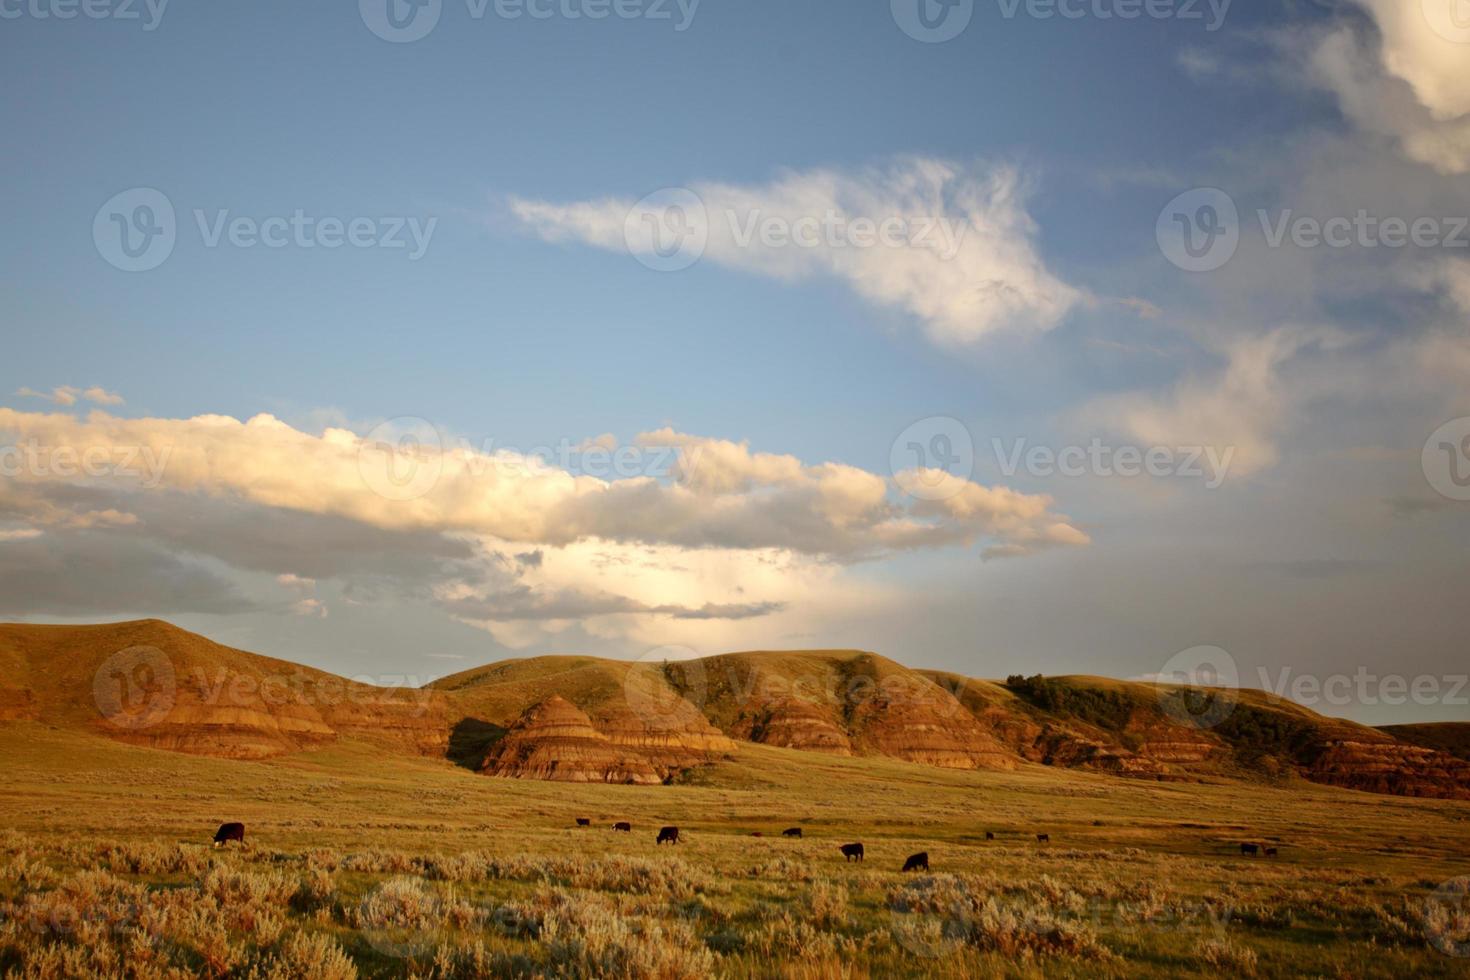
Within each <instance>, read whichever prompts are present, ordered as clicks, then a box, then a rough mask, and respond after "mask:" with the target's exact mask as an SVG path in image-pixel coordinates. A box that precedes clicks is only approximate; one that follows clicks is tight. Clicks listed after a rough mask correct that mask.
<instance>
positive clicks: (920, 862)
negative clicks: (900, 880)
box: [903, 851, 929, 871]
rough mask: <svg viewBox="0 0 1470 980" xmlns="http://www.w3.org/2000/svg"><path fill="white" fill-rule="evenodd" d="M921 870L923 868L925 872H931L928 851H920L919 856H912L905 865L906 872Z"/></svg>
mask: <svg viewBox="0 0 1470 980" xmlns="http://www.w3.org/2000/svg"><path fill="white" fill-rule="evenodd" d="M920 868H923V869H924V870H925V871H928V870H929V852H928V851H920V852H919V853H918V854H910V855H909V859H908V860H907V861H905V862H904V863H903V869H904V870H905V871H918V870H919V869H920Z"/></svg>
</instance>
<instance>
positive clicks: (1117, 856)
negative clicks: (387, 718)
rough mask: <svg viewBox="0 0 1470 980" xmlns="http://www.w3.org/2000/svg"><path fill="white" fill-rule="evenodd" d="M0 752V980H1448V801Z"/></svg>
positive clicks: (2, 733)
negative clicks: (654, 780)
mask: <svg viewBox="0 0 1470 980" xmlns="http://www.w3.org/2000/svg"><path fill="white" fill-rule="evenodd" d="M0 756H3V758H4V760H5V762H4V778H3V780H0V972H3V973H4V974H6V975H15V976H33V977H64V976H135V977H154V976H181V977H182V976H196V975H206V976H213V977H236V976H238V977H263V978H264V977H270V978H286V977H324V978H346V977H352V976H359V977H401V976H417V977H502V976H510V977H516V976H521V977H540V976H557V977H561V976H568V977H626V978H645V977H647V978H678V977H704V976H728V977H795V978H802V977H811V978H817V977H889V976H911V977H930V976H936V977H992V976H995V977H1001V976H1035V977H1042V976H1045V977H1074V976H1075V977H1097V976H1118V977H1123V976H1159V977H1164V976H1170V977H1173V976H1218V975H1229V976H1262V977H1271V976H1302V975H1307V976H1325V977H1402V976H1470V958H1466V957H1465V956H1464V955H1455V954H1457V953H1458V954H1464V953H1470V916H1467V914H1466V908H1465V903H1464V894H1463V891H1456V886H1455V885H1454V884H1453V882H1454V880H1455V879H1457V878H1459V877H1460V876H1462V875H1465V874H1467V873H1470V804H1466V803H1456V802H1449V801H1441V800H1417V799H1405V798H1396V797H1387V796H1376V795H1369V794H1364V793H1355V792H1350V791H1344V790H1336V789H1331V788H1327V787H1322V786H1317V785H1314V784H1311V783H1306V782H1299V781H1293V782H1290V783H1286V784H1279V785H1265V784H1256V783H1240V782H1232V781H1225V780H1220V781H1216V782H1190V783H1185V782H1179V783H1156V782H1144V781H1139V780H1127V779H1119V778H1115V777H1109V776H1103V775H1095V774H1088V773H1081V772H1075V771H1067V770H1058V769H1050V768H1043V767H1039V766H1027V767H1023V768H1022V769H1021V770H1020V771H1017V772H1014V773H997V772H956V771H949V770H941V769H933V768H927V767H922V766H916V765H910V764H907V763H902V762H897V761H893V760H887V759H880V758H853V759H849V758H837V757H830V756H823V755H817V754H814V753H807V752H798V751H792V750H785V749H776V748H768V747H762V746H756V745H749V744H742V745H741V746H740V750H739V752H738V753H737V755H736V757H735V758H734V759H733V760H731V761H729V762H726V763H723V764H720V765H717V766H714V767H711V768H708V769H705V770H700V771H698V772H697V774H696V775H695V776H694V778H693V780H692V781H691V782H687V783H685V784H682V785H672V786H662V787H632V786H608V785H586V784H566V783H548V782H534V781H523V780H506V779H492V778H487V777H484V776H479V775H476V774H475V773H473V772H470V771H469V770H467V769H463V768H458V767H456V766H454V765H452V764H450V763H448V762H442V761H438V760H431V759H413V758H407V757H404V756H400V755H392V754H385V753H383V752H382V751H381V750H379V749H376V748H374V747H372V746H369V745H364V744H352V743H340V744H338V745H336V746H334V747H332V748H330V749H326V750H320V751H316V752H311V753H306V754H302V755H297V756H292V757H287V758H283V759H277V760H273V761H266V762H238V761H223V760H217V759H210V758H203V757H196V756H188V755H181V754H176V753H168V752H161V751H157V750H151V749H142V748H134V747H130V746H126V745H122V744H118V743H116V742H112V741H108V740H104V739H100V738H93V737H90V736H86V735H81V734H75V733H69V732H63V731H60V730H57V729H52V728H47V727H44V726H42V725H38V724H33V723H19V724H13V725H7V726H4V727H0ZM577 817H587V818H589V819H590V820H591V821H592V824H593V826H592V827H590V828H578V827H576V826H574V824H575V819H576V818H577ZM231 820H239V821H243V822H244V823H245V825H246V827H247V835H246V846H245V847H243V848H241V847H239V846H238V845H234V844H232V845H229V846H228V847H226V848H224V849H219V850H216V849H214V848H213V847H211V846H210V839H211V837H212V835H213V833H214V830H215V828H216V827H217V826H218V825H219V824H220V823H222V822H225V821H231ZM619 820H626V821H629V822H630V823H631V824H632V825H633V831H632V833H627V834H625V833H615V832H613V831H612V830H611V825H612V823H613V822H614V821H619ZM664 825H676V826H678V827H679V828H680V831H681V835H682V837H683V841H682V842H681V843H680V844H678V845H677V846H672V847H671V846H662V847H660V846H657V845H655V843H654V839H655V835H656V833H657V831H658V829H659V828H660V827H661V826H664ZM793 826H799V827H801V828H802V830H803V837H802V838H801V839H799V840H798V839H788V838H783V837H781V836H780V832H781V831H782V830H783V829H784V828H787V827H793ZM756 832H759V833H761V834H762V835H763V836H760V837H753V836H751V835H752V834H753V833H756ZM987 832H989V833H993V834H994V835H995V839H994V840H986V834H987ZM1038 833H1045V834H1048V835H1049V836H1050V842H1049V843H1040V842H1038V841H1037V840H1036V836H1035V835H1036V834H1038ZM856 841H861V842H863V843H864V844H865V847H866V860H865V861H864V862H862V863H846V862H845V861H844V859H843V856H842V855H841V853H839V850H838V848H839V845H841V844H845V843H848V842H856ZM1242 842H1255V843H1259V844H1260V845H1262V846H1263V847H1266V846H1270V847H1276V848H1277V849H1278V851H1279V856H1277V857H1274V858H1266V857H1264V856H1257V857H1247V856H1243V855H1242V854H1241V853H1240V848H1239V845H1240V843H1242ZM919 851H927V852H928V854H929V859H930V869H929V871H928V872H927V873H926V872H923V871H919V872H915V873H910V874H903V873H900V871H899V868H900V866H901V864H902V863H903V861H904V859H905V857H907V856H908V855H909V854H912V853H915V852H919ZM1446 883H1451V884H1449V885H1447V884H1446Z"/></svg>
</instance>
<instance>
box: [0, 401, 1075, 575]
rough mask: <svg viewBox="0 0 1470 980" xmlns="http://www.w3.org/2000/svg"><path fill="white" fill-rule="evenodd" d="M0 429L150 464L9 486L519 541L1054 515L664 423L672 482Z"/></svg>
mask: <svg viewBox="0 0 1470 980" xmlns="http://www.w3.org/2000/svg"><path fill="white" fill-rule="evenodd" d="M0 431H5V432H13V433H16V434H17V436H18V437H19V438H20V439H23V440H28V441H29V440H33V441H34V442H35V443H37V444H39V445H41V446H43V447H48V449H49V451H51V452H53V453H54V452H56V451H58V450H63V449H64V450H65V451H66V452H67V453H69V454H70V455H71V456H72V457H75V458H82V459H88V458H96V459H102V458H104V457H105V458H107V459H113V458H121V454H122V453H124V452H125V453H126V455H127V456H128V457H129V458H134V459H138V460H143V459H151V460H154V461H155V463H156V464H157V465H156V467H155V468H149V469H147V470H146V474H145V471H144V469H143V468H141V467H139V468H138V470H137V472H128V471H126V470H125V468H124V467H122V466H121V465H120V466H118V467H116V468H115V469H114V470H103V469H99V470H98V472H101V473H106V474H108V475H106V476H100V477H99V476H92V477H74V476H73V477H69V476H66V475H64V474H63V473H62V472H61V471H60V470H59V469H58V468H56V467H50V468H48V467H46V466H45V465H41V466H39V468H38V469H36V471H35V472H32V471H30V470H22V472H21V473H20V474H19V475H18V477H17V479H16V482H17V484H18V485H25V484H45V483H57V482H60V483H68V482H78V483H97V482H99V481H101V482H106V483H110V484H113V485H118V484H121V485H126V486H131V487H133V488H135V489H136V488H142V487H158V488H162V489H169V490H175V491H181V492H185V493H190V494H200V495H204V496H208V497H223V498H230V499H241V500H248V501H250V502H252V503H255V504H259V505H262V506H266V507H276V508H284V509H289V510H293V511H299V512H305V513H308V514H316V515H322V516H328V515H330V516H337V517H346V518H349V519H351V520H354V521H360V522H362V523H365V524H369V525H372V526H374V527H379V528H385V529H391V530H397V531H408V530H425V531H432V532H438V533H446V532H469V533H474V534H483V535H489V536H493V537H496V538H498V539H501V540H503V541H507V542H513V543H516V544H522V545H551V546H563V545H568V544H572V543H575V542H578V541H584V540H593V539H599V540H606V541H620V542H627V543H644V544H673V545H678V546H681V547H685V548H704V547H721V548H735V549H759V548H769V547H774V548H782V549H788V550H792V551H796V552H800V553H804V554H811V555H817V556H825V557H835V558H839V559H843V560H853V559H859V558H865V557H871V556H874V555H877V554H882V553H885V552H891V551H897V550H904V549H910V548H922V547H939V546H945V545H964V544H968V543H970V542H972V541H974V540H976V539H978V538H981V537H987V536H990V537H997V538H1002V539H1005V541H1003V542H1001V543H1024V541H1026V540H1029V539H1031V538H1033V537H1034V531H1035V526H1036V525H1038V524H1040V523H1045V524H1051V523H1055V522H1056V521H1058V520H1059V518H1057V517H1056V515H1053V514H1050V513H1048V511H1047V505H1048V504H1049V500H1047V499H1046V498H1041V497H1028V496H1027V495H1025V494H1018V493H1012V492H1010V491H1005V492H991V493H992V496H991V497H989V498H988V499H989V501H990V506H989V508H988V509H984V508H977V509H974V510H971V511H969V512H966V513H963V514H961V513H958V512H952V511H944V510H934V509H932V508H919V507H915V506H913V501H910V500H906V499H905V498H903V496H902V495H901V494H900V493H899V491H901V490H902V486H901V484H899V483H898V482H896V481H892V480H889V479H887V478H885V477H882V476H879V475H878V474H874V473H869V472H867V471H864V470H861V469H858V468H856V467H852V466H847V465H844V464H840V463H818V464H806V463H803V462H801V461H800V460H798V459H797V458H796V457H794V456H784V455H776V454H770V453H759V452H751V451H750V449H749V448H748V447H747V446H745V445H744V444H743V443H734V442H730V441H728V440H720V439H707V438H702V437H698V436H691V435H688V434H685V433H679V432H675V431H672V430H667V429H666V430H661V431H658V432H653V433H647V434H644V435H643V436H640V437H639V438H638V440H637V441H638V443H639V444H640V445H644V446H653V445H657V446H665V447H669V448H671V449H677V450H678V452H679V454H680V457H681V460H682V462H681V465H680V469H679V473H678V476H677V479H675V480H674V481H672V482H669V483H662V482H659V481H658V480H655V479H653V478H651V477H634V478H630V479H622V480H613V481H607V480H601V479H596V478H593V477H588V476H577V475H573V474H571V473H569V472H566V471H564V470H561V469H556V468H553V467H550V466H547V465H545V464H544V463H543V462H540V461H537V460H530V459H527V458H524V457H520V456H517V455H516V454H514V453H510V452H506V451H500V452H495V453H485V452H481V451H479V450H476V449H474V448H472V447H470V446H468V445H467V444H465V445H454V444H452V443H451V444H448V445H445V446H442V447H433V446H423V447H421V448H420V449H418V450H416V451H414V452H412V453H408V452H403V451H400V449H399V448H398V447H397V446H395V445H390V444H385V443H382V442H377V441H372V440H367V439H364V438H363V437H361V436H358V435H357V434H356V433H353V432H349V431H347V430H344V429H327V430H326V431H325V432H324V433H323V434H322V435H320V436H314V435H311V434H309V433H305V432H301V431H299V430H297V429H294V428H292V427H291V426H289V425H286V424H285V423H284V422H282V421H280V420H279V419H276V418H274V417H272V416H269V415H258V416H256V417H254V418H252V419H250V420H249V421H246V422H241V421H239V420H237V419H233V418H229V417H227V416H218V415H208V416H198V417H195V418H191V419H157V418H144V419H124V418H117V417H114V416H110V415H107V414H106V413H103V412H100V411H96V412H93V413H91V414H90V415H89V416H88V417H87V418H86V419H78V418H75V417H73V416H71V415H66V414H41V413H28V412H17V411H14V410H12V409H7V408H0ZM44 461H45V459H44V457H43V459H42V463H44ZM67 472H71V471H67ZM404 472H413V473H416V474H420V475H427V476H428V477H430V479H428V480H425V481H423V482H422V485H421V486H419V487H418V488H417V490H416V492H417V494H418V495H416V496H412V497H411V498H410V499H401V498H400V497H399V496H396V495H394V494H393V491H394V490H396V489H397V487H398V485H397V484H394V483H392V482H391V481H389V480H387V479H386V476H387V475H388V474H394V473H404ZM145 477H146V481H145ZM976 490H979V491H985V490H986V488H978V487H977V488H976ZM986 492H990V491H986ZM119 516H122V515H119Z"/></svg>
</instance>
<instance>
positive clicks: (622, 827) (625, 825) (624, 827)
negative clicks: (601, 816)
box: [613, 820, 633, 834]
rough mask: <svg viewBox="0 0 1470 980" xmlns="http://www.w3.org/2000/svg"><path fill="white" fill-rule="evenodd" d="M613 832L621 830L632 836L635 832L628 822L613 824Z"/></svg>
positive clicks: (620, 821)
mask: <svg viewBox="0 0 1470 980" xmlns="http://www.w3.org/2000/svg"><path fill="white" fill-rule="evenodd" d="M613 830H621V831H622V832H623V833H625V834H631V833H632V832H633V825H632V824H630V823H629V822H628V821H626V820H619V821H618V822H617V823H615V824H613Z"/></svg>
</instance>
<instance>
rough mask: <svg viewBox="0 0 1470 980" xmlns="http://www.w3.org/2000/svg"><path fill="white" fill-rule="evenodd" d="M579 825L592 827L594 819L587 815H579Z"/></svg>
mask: <svg viewBox="0 0 1470 980" xmlns="http://www.w3.org/2000/svg"><path fill="white" fill-rule="evenodd" d="M577 826H578V827H590V826H592V821H591V820H589V819H587V818H586V817H578V818H577Z"/></svg>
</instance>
